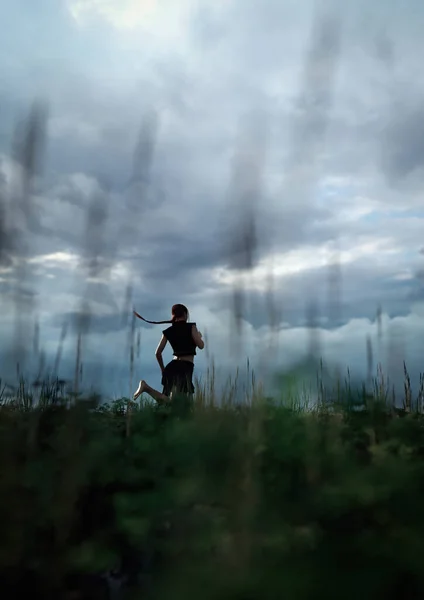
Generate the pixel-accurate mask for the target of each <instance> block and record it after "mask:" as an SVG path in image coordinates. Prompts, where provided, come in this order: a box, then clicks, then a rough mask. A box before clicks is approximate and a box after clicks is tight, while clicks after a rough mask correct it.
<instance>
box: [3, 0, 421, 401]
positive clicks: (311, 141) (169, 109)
mask: <svg viewBox="0 0 424 600" xmlns="http://www.w3.org/2000/svg"><path fill="white" fill-rule="evenodd" d="M342 6H343V9H342V10H340V3H339V2H336V1H335V0H333V1H331V0H328V1H325V0H322V1H321V2H312V1H311V0H303V1H302V2H293V1H291V0H261V1H260V2H259V1H258V0H255V1H254V0H202V2H198V1H195V0H178V1H177V0H38V1H37V2H34V1H33V0H15V1H14V2H12V3H8V4H6V3H3V4H2V6H1V7H0V18H1V22H2V23H3V32H4V33H3V37H2V49H3V52H2V53H1V55H0V81H1V82H2V85H1V88H0V192H1V198H2V205H1V215H0V228H1V231H0V233H1V243H0V292H1V302H2V307H3V310H2V311H1V315H0V328H1V329H0V331H1V339H2V342H3V343H2V352H3V358H2V364H3V365H5V366H4V369H5V370H6V371H7V372H6V373H5V374H4V376H5V377H6V379H7V377H9V378H12V375H13V374H14V366H13V365H14V364H15V362H16V357H17V356H19V359H20V362H21V364H22V365H23V368H24V367H25V365H27V366H28V368H30V367H29V365H31V364H32V365H34V364H38V361H39V358H40V356H39V355H40V353H44V356H45V363H46V365H47V367H49V366H50V367H51V366H52V365H53V363H54V360H55V356H56V353H57V348H58V344H59V340H60V337H61V332H62V331H63V327H68V329H67V331H66V335H65V341H64V347H63V353H62V359H61V361H62V362H61V365H62V366H61V368H62V370H63V372H64V373H66V375H67V374H68V373H72V369H73V365H74V363H75V355H76V347H77V337H78V331H79V330H81V331H84V332H85V334H86V335H84V336H83V340H82V348H81V353H82V361H83V363H84V365H85V366H86V372H90V373H91V375H90V376H91V377H94V376H95V377H97V379H95V380H94V381H101V382H102V384H103V389H105V388H107V391H108V392H110V393H111V394H112V395H119V394H128V392H129V385H130V383H129V364H130V361H129V343H130V342H129V340H130V337H129V334H130V328H131V309H132V306H133V305H135V307H136V308H137V310H138V311H139V312H141V313H142V314H143V315H145V316H146V317H147V318H150V319H154V320H156V319H157V320H159V319H165V318H168V316H169V309H170V306H171V305H172V304H173V303H175V302H183V303H184V304H186V305H187V306H188V307H189V309H190V312H191V318H192V320H193V321H196V322H197V324H198V327H199V329H200V330H201V331H202V332H203V334H204V335H206V336H207V346H208V352H207V353H206V352H203V353H199V357H198V360H197V363H196V365H197V367H196V372H197V374H198V375H202V374H203V375H204V374H205V372H206V368H207V366H208V364H210V362H211V360H212V359H214V360H215V363H216V365H217V366H218V367H219V366H221V367H222V368H224V367H225V368H228V369H230V370H231V369H234V368H235V366H236V365H241V366H243V365H244V364H245V362H246V358H247V357H249V358H250V360H251V361H252V363H253V364H254V365H255V366H256V368H257V369H258V373H265V374H267V375H264V376H268V375H269V373H270V372H273V371H274V370H276V369H278V368H280V367H287V366H289V365H291V364H294V363H296V362H297V361H300V360H302V357H304V356H305V353H306V352H307V351H308V348H310V346H311V341H310V338H311V336H310V327H309V325H310V324H311V322H313V323H314V324H315V327H317V328H318V329H319V336H318V339H319V342H320V346H319V349H318V351H319V353H320V354H322V356H323V357H324V359H325V360H327V361H329V362H330V363H331V364H336V362H337V363H339V364H340V365H341V368H342V369H344V368H345V367H346V365H349V366H350V367H351V369H353V370H355V369H356V370H357V372H358V373H360V374H365V373H366V370H367V358H366V339H367V336H370V338H371V342H372V345H373V352H374V367H375V362H376V361H377V360H379V359H380V360H382V361H383V362H384V364H385V365H386V367H387V368H390V369H391V371H390V372H391V374H392V376H393V377H395V376H397V374H399V372H401V368H402V360H403V358H405V359H406V361H407V363H408V365H409V368H410V370H411V373H412V374H413V376H414V377H415V378H417V377H418V373H419V372H420V370H421V356H422V352H421V349H422V341H421V340H422V335H423V333H424V331H423V316H424V249H423V248H424V241H423V234H422V231H423V216H424V212H423V208H422V200H423V199H422V186H423V183H424V108H423V106H424V102H423V99H424V84H423V83H422V78H421V77H420V74H421V73H420V69H421V57H422V55H423V52H424V40H423V38H422V35H421V32H422V30H423V27H424V6H422V3H421V2H418V0H410V1H409V2H408V10H406V9H405V4H404V3H402V2H400V0H385V1H384V2H383V1H375V2H372V3H369V2H365V0H355V1H354V0H348V1H345V2H343V3H342ZM28 174H33V175H32V176H31V177H28ZM379 305H381V309H382V319H381V322H382V334H381V337H380V338H379V337H378V326H377V323H376V313H377V309H378V306H379ZM81 311H82V312H83V313H84V314H86V315H88V314H89V315H90V319H89V321H88V320H87V319H86V320H85V321H84V320H83V321H81V320H79V319H78V313H79V312H81ZM36 323H38V326H37V325H36ZM37 327H38V331H39V336H38V338H37V336H35V337H36V339H34V330H35V329H36V328H37ZM135 327H136V331H135V339H137V334H138V332H140V342H141V343H140V349H139V352H138V353H137V356H136V358H135V374H134V382H135V380H136V379H137V378H138V377H139V376H142V377H145V378H146V379H148V381H149V382H150V383H151V384H152V385H154V386H159V382H160V373H159V368H158V366H157V364H156V361H155V357H154V350H155V347H156V345H157V343H158V341H159V338H160V331H161V327H159V326H156V327H152V326H148V325H145V324H142V323H141V322H140V321H138V322H137V323H136V326H135ZM87 332H88V333H87ZM18 341H19V342H20V344H21V347H23V348H25V349H26V350H27V356H26V357H25V355H23V354H22V351H21V350H20V349H19V346H18V344H17V342H18ZM237 342H238V343H237ZM379 348H380V354H378V352H379V350H378V349H379ZM165 355H166V356H165V357H166V359H170V358H171V356H172V355H171V352H170V350H169V349H168V348H167V349H166V350H165ZM47 367H46V368H47ZM90 369H91V371H90ZM86 377H88V376H86ZM267 381H270V379H267Z"/></svg>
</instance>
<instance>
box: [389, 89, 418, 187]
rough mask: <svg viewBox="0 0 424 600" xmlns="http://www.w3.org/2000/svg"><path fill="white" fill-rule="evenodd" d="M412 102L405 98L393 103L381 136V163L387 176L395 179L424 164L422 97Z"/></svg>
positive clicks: (405, 176)
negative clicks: (398, 103)
mask: <svg viewBox="0 0 424 600" xmlns="http://www.w3.org/2000/svg"><path fill="white" fill-rule="evenodd" d="M423 100H424V96H423V97H422V98H421V101H420V102H419V103H418V102H417V103H416V104H415V102H416V101H417V99H415V100H414V105H413V106H411V105H410V104H409V102H408V101H407V100H406V99H405V101H404V102H402V101H401V103H400V106H395V107H393V114H392V115H391V120H390V123H389V124H388V126H387V128H386V131H385V135H384V138H383V143H384V146H383V148H384V153H383V160H384V162H383V165H384V169H385V173H386V175H387V176H388V178H389V180H391V181H393V182H394V183H396V182H397V181H398V180H399V179H404V178H407V177H408V175H410V174H411V173H413V172H414V171H415V170H417V169H422V168H423V167H424V107H423V106H422V101H423Z"/></svg>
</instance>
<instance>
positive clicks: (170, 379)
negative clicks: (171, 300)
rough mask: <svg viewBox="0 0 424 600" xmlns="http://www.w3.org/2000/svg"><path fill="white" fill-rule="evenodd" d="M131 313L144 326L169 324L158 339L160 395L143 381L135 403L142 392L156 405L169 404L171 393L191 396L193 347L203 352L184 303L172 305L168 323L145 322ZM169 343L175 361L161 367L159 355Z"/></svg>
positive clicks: (194, 324) (192, 390)
mask: <svg viewBox="0 0 424 600" xmlns="http://www.w3.org/2000/svg"><path fill="white" fill-rule="evenodd" d="M134 314H135V315H136V317H138V318H139V319H141V320H142V321H145V322H146V323H152V324H154V325H160V324H165V323H170V324H171V326H170V327H168V328H167V329H165V330H164V331H163V332H162V337H161V340H160V342H159V345H158V347H157V348H156V359H157V361H158V363H159V366H160V369H161V371H162V386H163V391H162V392H159V391H158V390H155V389H153V388H152V387H150V385H148V384H147V383H146V381H144V379H142V380H141V381H140V383H139V385H138V388H137V391H136V392H135V394H134V400H136V399H137V398H138V397H139V396H140V395H141V394H142V393H143V392H146V393H147V394H149V396H151V397H152V398H153V399H154V400H156V402H158V403H168V402H170V401H171V400H172V396H173V394H187V395H192V394H193V393H194V386H193V370H194V357H195V355H196V348H199V349H200V350H203V348H204V347H205V343H204V341H203V339H202V334H201V333H200V331H198V329H197V327H196V323H189V322H188V319H189V312H188V309H187V308H186V307H185V306H184V305H183V304H174V306H173V307H172V309H171V314H172V319H171V320H170V321H147V319H144V318H143V317H142V316H141V315H139V314H138V313H136V312H135V311H134ZM168 342H169V343H170V344H171V346H172V350H173V353H174V358H173V360H171V361H170V362H169V363H168V364H167V365H166V366H164V363H163V359H162V352H163V351H164V349H165V346H166V344H167V343H168Z"/></svg>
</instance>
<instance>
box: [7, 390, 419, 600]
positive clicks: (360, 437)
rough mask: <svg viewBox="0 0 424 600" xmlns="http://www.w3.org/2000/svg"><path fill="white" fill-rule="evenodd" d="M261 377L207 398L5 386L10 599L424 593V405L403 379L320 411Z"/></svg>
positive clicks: (344, 395)
mask: <svg viewBox="0 0 424 600" xmlns="http://www.w3.org/2000/svg"><path fill="white" fill-rule="evenodd" d="M252 387H253V392H252V393H251V395H250V401H249V402H248V403H247V404H245V405H236V404H234V403H233V402H232V401H231V395H229V396H228V397H227V401H226V402H224V403H223V404H222V406H221V407H219V408H217V407H216V401H214V399H213V394H212V391H211V387H210V384H207V385H204V386H203V388H202V387H201V386H200V387H199V388H198V392H197V396H196V398H195V401H194V406H190V405H187V404H186V403H185V402H184V401H183V399H180V400H179V401H176V402H175V404H174V405H173V406H172V407H156V406H154V405H151V404H147V403H145V401H144V400H142V401H141V402H140V403H137V404H132V403H128V402H127V401H126V400H125V399H123V400H120V401H116V402H114V403H112V404H110V405H98V403H97V400H98V399H95V398H93V399H91V402H88V401H84V400H81V399H80V400H75V399H73V398H69V397H66V395H62V394H61V392H60V391H58V390H57V389H56V387H55V385H54V383H50V384H49V385H46V386H45V389H44V390H41V393H40V402H39V403H38V405H37V406H34V403H33V402H32V401H31V394H30V393H29V392H28V391H27V390H26V388H25V386H24V384H23V382H22V383H21V386H20V388H19V389H18V390H17V391H16V393H15V396H14V398H9V399H7V400H6V399H5V398H3V402H2V405H1V408H0V430H1V431H0V452H1V464H2V476H1V479H0V519H1V527H0V530H1V542H0V587H1V590H2V598H5V599H6V598H15V597H18V596H19V595H20V594H22V595H23V594H25V595H26V594H31V598H32V600H34V599H35V598H55V599H58V598H90V599H92V598H108V597H111V596H110V595H109V594H110V590H111V589H112V588H113V586H114V585H116V586H118V587H119V589H120V592H119V593H120V597H124V598H141V597H143V598H155V599H156V598H157V599H162V598H170V597H172V598H173V599H174V600H178V599H180V598H181V599H183V598H184V599H187V598H198V597H199V596H201V597H202V598H203V599H205V600H206V599H211V600H212V599H215V598H216V599H218V598H219V599H220V600H221V599H226V598H228V599H229V598H231V599H233V598H239V599H256V598H258V599H259V598H261V599H264V600H267V599H274V598H275V599H280V598H282V597H284V598H286V599H288V600H291V599H293V600H302V599H305V600H306V599H308V600H309V599H311V598H312V599H313V598H317V599H318V598H320V599H321V598H325V599H332V598H334V599H336V598H337V599H338V598H340V596H341V595H342V596H343V598H345V599H352V600H353V599H355V600H356V599H357V598H359V597H361V598H373V599H374V598H381V599H383V598H384V600H388V599H390V598H418V597H422V589H423V585H424V572H423V570H422V564H421V563H422V556H423V554H424V513H423V511H422V505H423V501H424V464H423V458H422V457H423V454H424V420H423V418H422V415H421V412H420V410H418V409H419V406H418V405H414V403H413V402H409V401H408V398H407V396H408V394H407V389H406V390H405V396H406V402H405V408H404V409H400V410H397V409H394V408H393V406H392V404H391V401H390V397H389V395H388V394H386V393H383V392H384V390H382V389H381V385H380V387H379V385H375V386H374V388H373V390H374V393H373V394H369V393H368V394H364V393H363V392H362V391H359V392H358V393H356V391H355V392H354V391H352V390H350V389H349V388H348V387H346V386H345V387H344V388H341V387H340V386H339V388H338V396H337V398H338V402H337V403H335V402H332V403H331V402H328V401H326V402H323V401H321V402H320V403H319V404H318V405H316V406H314V407H313V409H309V410H308V409H307V408H305V407H304V406H303V407H302V406H301V403H300V401H296V399H295V398H293V396H292V395H290V394H288V396H287V398H288V402H287V403H284V402H281V403H272V402H270V401H269V400H266V399H264V398H263V397H262V396H261V393H260V390H258V389H255V386H252ZM341 389H343V390H344V391H343V392H342V391H340V390H341ZM39 392H40V390H39ZM282 396H283V399H284V393H283V394H282ZM333 397H334V396H333ZM215 400H216V399H215ZM321 400H322V399H321ZM408 402H409V404H408ZM358 409H360V410H358ZM107 578H109V583H108V582H107V581H106V579H107Z"/></svg>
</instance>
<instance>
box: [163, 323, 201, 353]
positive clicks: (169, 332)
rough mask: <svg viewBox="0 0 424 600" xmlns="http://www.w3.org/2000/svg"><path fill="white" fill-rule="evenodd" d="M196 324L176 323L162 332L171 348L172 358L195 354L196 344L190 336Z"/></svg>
mask: <svg viewBox="0 0 424 600" xmlns="http://www.w3.org/2000/svg"><path fill="white" fill-rule="evenodd" d="M193 325H196V323H187V322H186V321H177V322H176V323H173V324H172V325H171V327H168V329H164V330H163V331H162V333H163V335H164V336H165V337H166V339H167V340H168V342H169V343H170V344H171V346H172V350H173V353H174V356H193V355H195V354H196V344H195V343H194V340H193V338H192V335H191V329H192V327H193Z"/></svg>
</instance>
